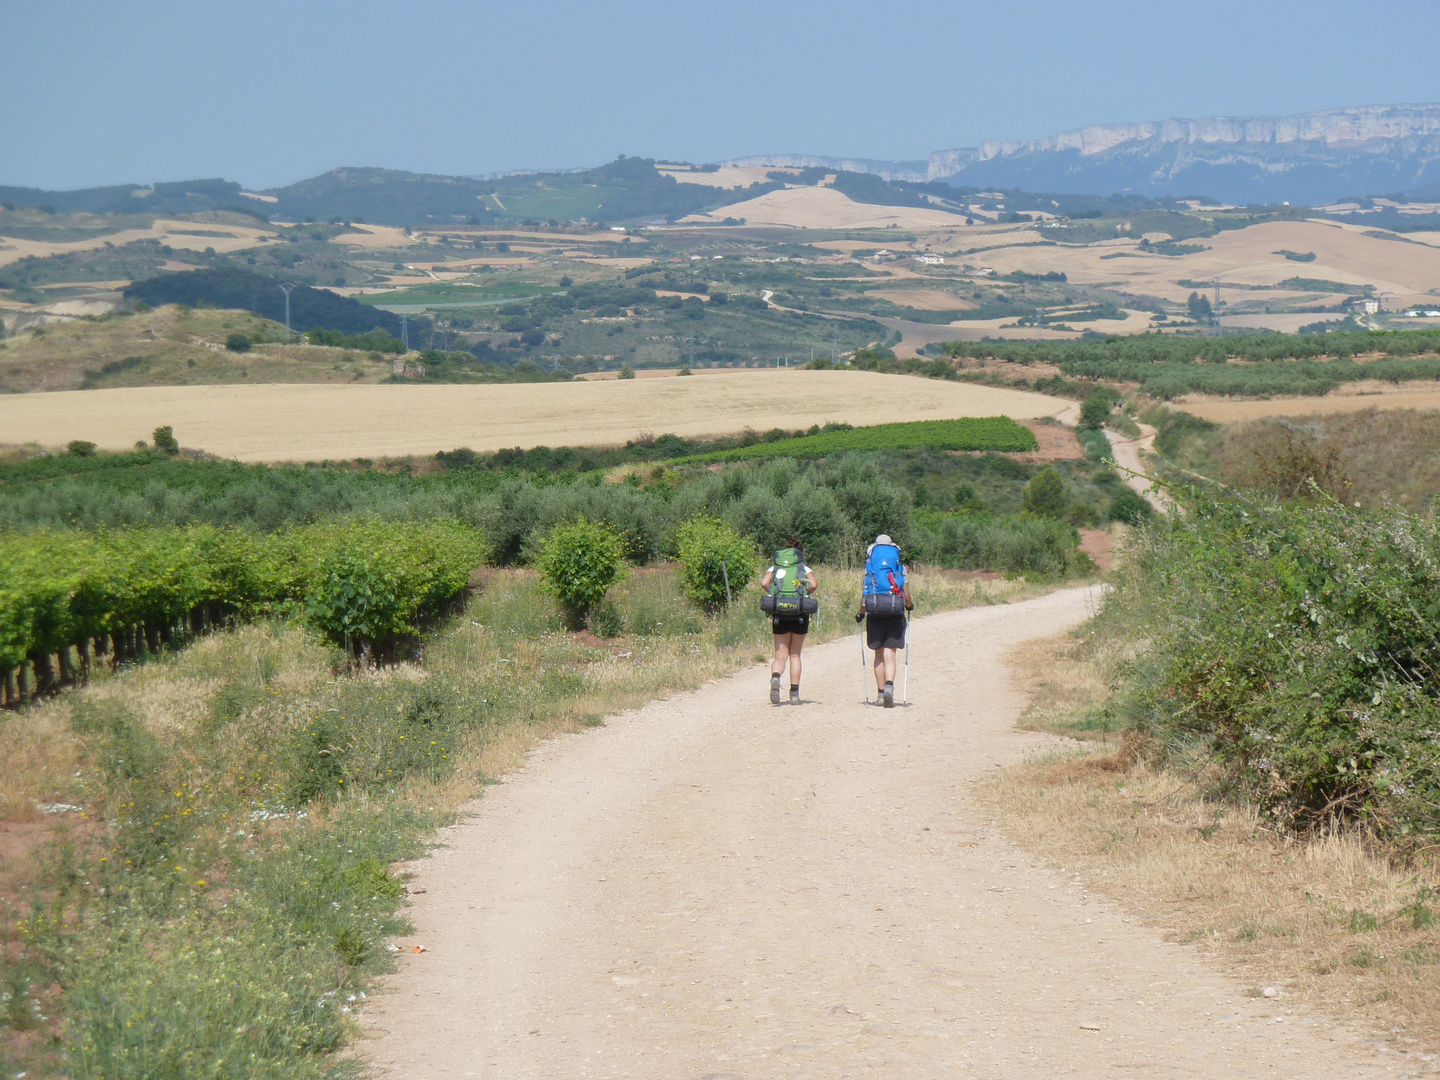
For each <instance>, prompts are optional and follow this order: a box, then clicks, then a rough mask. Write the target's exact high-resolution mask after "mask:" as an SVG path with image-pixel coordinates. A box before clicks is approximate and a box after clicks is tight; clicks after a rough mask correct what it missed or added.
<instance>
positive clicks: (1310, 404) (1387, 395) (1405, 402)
mask: <svg viewBox="0 0 1440 1080" xmlns="http://www.w3.org/2000/svg"><path fill="white" fill-rule="evenodd" d="M1341 391H1345V392H1343V393H1342V392H1341ZM1341 391H1336V392H1335V393H1333V394H1326V395H1325V396H1324V397H1277V398H1271V399H1269V400H1268V401H1232V400H1230V399H1228V398H1200V397H1198V396H1196V397H1190V398H1181V399H1179V400H1177V401H1176V402H1175V405H1176V406H1177V407H1178V408H1181V409H1184V410H1185V411H1186V412H1188V413H1193V414H1194V415H1196V416H1199V417H1202V418H1204V419H1206V420H1213V421H1214V422H1215V423H1217V424H1233V423H1235V422H1236V421H1237V420H1258V419H1260V418H1261V417H1265V416H1316V415H1322V414H1323V415H1329V414H1331V413H1350V412H1355V411H1357V410H1359V409H1383V410H1390V409H1421V410H1425V409H1440V386H1436V385H1435V384H1434V383H1408V384H1405V385H1403V386H1399V387H1392V386H1388V385H1387V384H1384V383H1371V382H1362V383H1349V384H1347V385H1346V386H1344V387H1342V388H1341Z"/></svg>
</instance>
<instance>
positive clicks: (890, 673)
mask: <svg viewBox="0 0 1440 1080" xmlns="http://www.w3.org/2000/svg"><path fill="white" fill-rule="evenodd" d="M914 606H915V602H914V601H913V600H911V599H910V582H909V580H908V578H907V576H906V574H905V564H904V563H902V562H901V561H900V549H899V548H898V547H896V546H895V541H893V540H891V539H890V537H889V535H888V534H887V533H881V534H880V535H879V536H877V537H875V542H874V543H873V544H871V545H870V546H869V548H867V549H866V551H865V581H864V584H863V586H862V588H861V592H860V610H859V611H857V612H856V613H855V621H856V622H857V623H858V622H860V621H861V620H862V619H864V620H865V641H866V644H868V645H869V646H870V648H871V649H873V650H874V652H875V688H876V690H877V691H878V692H879V694H880V700H881V702H882V703H883V704H884V706H885V708H887V709H893V708H894V707H895V656H896V653H898V652H899V651H900V650H901V649H903V648H904V647H905V630H906V613H907V612H908V611H910V610H911V609H912V608H914Z"/></svg>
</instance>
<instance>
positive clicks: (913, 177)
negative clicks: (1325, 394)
mask: <svg viewBox="0 0 1440 1080" xmlns="http://www.w3.org/2000/svg"><path fill="white" fill-rule="evenodd" d="M731 164H736V165H750V166H757V165H773V166H789V167H795V166H802V167H817V166H818V167H827V168H836V169H847V170H850V171H854V172H870V173H874V174H876V175H878V176H881V177H883V178H885V179H886V180H907V181H933V180H945V181H948V182H950V183H953V184H957V185H961V184H963V185H977V186H981V187H987V186H994V187H1003V188H1024V189H1025V190H1028V191H1054V192H1061V193H1064V194H1102V195H1103V194H1113V193H1119V192H1126V193H1133V194H1137V195H1146V196H1150V197H1159V196H1181V195H1192V194H1204V195H1209V196H1211V197H1213V198H1217V199H1222V200H1224V201H1227V202H1237V203H1252V202H1253V203H1262V202H1293V203H1304V204H1308V205H1315V204H1323V203H1327V202H1334V201H1335V200H1337V199H1340V198H1343V197H1345V196H1348V195H1379V194H1388V193H1398V192H1405V191H1410V190H1413V189H1416V188H1421V187H1424V186H1426V185H1432V184H1435V183H1436V182H1437V181H1440V104H1437V105H1374V106H1361V107H1357V108H1350V109H1327V110H1324V111H1322V112H1309V113H1299V114H1296V115H1294V116H1246V117H1229V116H1215V117H1207V118H1204V119H1199V120H1186V119H1170V120H1159V121H1153V122H1145V123H1136V124H1091V125H1087V126H1086V127H1083V128H1078V129H1076V130H1074V131H1066V132H1061V133H1059V134H1057V135H1052V136H1050V137H1048V138H1045V139H1034V140H1019V141H1001V140H986V141H984V142H982V143H981V144H980V145H979V146H977V147H964V148H959V149H953V150H938V151H936V152H935V153H933V154H931V155H930V157H929V159H928V160H924V161H875V160H870V159H864V158H826V157H812V156H805V155H795V154H772V155H760V156H756V157H748V158H741V159H738V160H736V161H734V162H731Z"/></svg>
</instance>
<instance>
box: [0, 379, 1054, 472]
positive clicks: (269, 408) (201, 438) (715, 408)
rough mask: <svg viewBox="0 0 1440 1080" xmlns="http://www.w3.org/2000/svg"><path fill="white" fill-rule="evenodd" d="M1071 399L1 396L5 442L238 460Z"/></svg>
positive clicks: (554, 393)
mask: <svg viewBox="0 0 1440 1080" xmlns="http://www.w3.org/2000/svg"><path fill="white" fill-rule="evenodd" d="M1068 406H1069V403H1068V402H1064V401H1060V400H1057V399H1055V398H1050V397H1046V396H1044V395H1042V394H1032V393H1026V392H1023V391H1017V390H1002V389H996V388H993V387H986V386H974V385H970V384H968V383H951V382H939V381H931V380H921V379H911V378H902V377H897V376H894V375H880V374H876V373H874V372H851V371H799V370H797V371H773V370H770V371H763V370H755V371H736V372H733V373H727V374H725V375H723V376H719V375H717V376H715V377H710V378H698V377H697V378H688V379H687V378H670V379H633V380H615V381H605V382H581V381H577V382H569V383H538V384H537V383H508V384H500V385H491V386H447V385H434V384H430V385H423V384H422V385H412V386H405V385H393V384H390V385H379V386H375V385H352V386H325V385H320V386H316V385H295V384H290V385H284V384H271V385H260V386H157V387H132V388H124V389H115V390H81V391H66V392H61V393H50V394H43V393H42V394H8V395H4V396H3V397H0V432H4V435H3V441H4V442H5V443H7V444H12V445H13V444H24V443H38V444H40V445H42V446H47V447H58V446H63V445H64V444H65V443H66V442H68V441H70V440H72V439H87V440H89V441H91V442H94V443H97V444H99V445H100V446H101V447H102V448H105V449H123V448H126V447H129V446H131V445H133V444H134V443H135V442H136V441H137V440H140V439H148V438H149V437H150V434H151V432H152V431H153V430H154V429H155V428H156V427H159V426H161V425H167V424H168V425H170V426H172V427H173V428H174V430H175V437H176V438H177V439H178V440H179V441H180V444H181V445H182V446H184V447H186V448H193V449H200V450H206V451H208V452H210V453H212V454H217V455H220V456H222V457H227V458H236V459H238V460H241V461H257V462H264V461H320V460H327V459H330V460H338V459H346V458H355V457H371V458H374V457H385V456H399V455H406V454H433V453H435V452H436V451H438V450H453V449H456V448H458V447H462V446H468V447H470V448H471V449H473V450H481V451H486V450H499V449H502V448H504V447H509V446H523V447H530V446H539V445H549V446H566V445H570V446H577V445H614V444H618V443H624V442H625V441H627V440H629V439H632V438H634V437H635V436H636V435H637V434H640V433H642V432H649V433H652V434H656V435H659V434H663V433H665V432H674V433H675V434H677V435H683V436H688V437H694V436H704V435H725V434H733V433H737V432H740V431H743V430H745V429H746V428H753V429H755V430H757V431H765V430H767V429H769V428H774V427H781V428H786V429H788V430H793V429H796V428H806V427H809V426H810V425H811V424H824V423H826V422H827V421H843V422H846V423H851V424H856V425H860V424H879V423H889V422H892V421H897V420H941V419H952V418H955V417H962V416H998V415H1006V416H1011V417H1014V418H1015V419H1017V420H1023V419H1029V418H1032V417H1038V416H1049V415H1053V414H1055V413H1057V412H1060V411H1062V410H1063V409H1065V408H1067V407H1068Z"/></svg>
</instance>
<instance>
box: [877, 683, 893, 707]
mask: <svg viewBox="0 0 1440 1080" xmlns="http://www.w3.org/2000/svg"><path fill="white" fill-rule="evenodd" d="M880 700H881V701H882V702H884V704H885V708H887V709H893V708H894V707H895V687H894V686H892V685H891V684H890V683H886V684H885V689H884V690H883V691H881V693H880Z"/></svg>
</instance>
